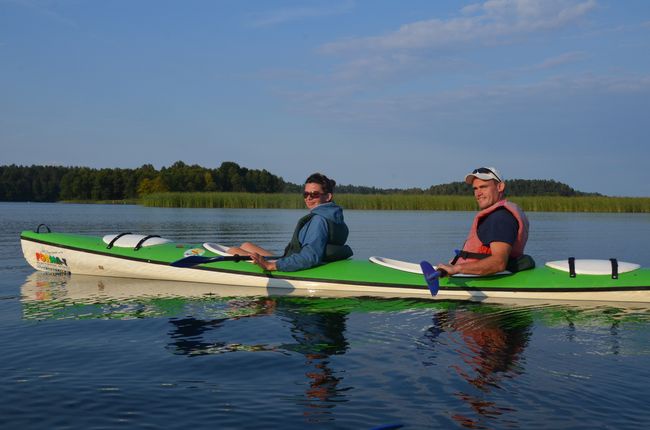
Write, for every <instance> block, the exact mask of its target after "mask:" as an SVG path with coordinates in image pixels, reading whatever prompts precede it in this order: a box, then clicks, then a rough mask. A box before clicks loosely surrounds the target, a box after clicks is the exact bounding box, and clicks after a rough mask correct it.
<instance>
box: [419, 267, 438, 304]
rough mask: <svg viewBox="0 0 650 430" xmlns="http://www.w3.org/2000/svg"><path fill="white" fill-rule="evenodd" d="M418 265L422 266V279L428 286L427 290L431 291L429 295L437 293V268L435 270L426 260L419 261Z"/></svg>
mask: <svg viewBox="0 0 650 430" xmlns="http://www.w3.org/2000/svg"><path fill="white" fill-rule="evenodd" d="M420 267H421V268H422V274H423V275H424V280H425V281H426V282H427V285H428V286H429V291H431V295H432V296H435V295H436V294H438V290H439V289H440V274H441V273H440V272H439V271H438V270H436V269H435V268H434V267H433V266H432V265H431V263H429V262H428V261H422V262H420Z"/></svg>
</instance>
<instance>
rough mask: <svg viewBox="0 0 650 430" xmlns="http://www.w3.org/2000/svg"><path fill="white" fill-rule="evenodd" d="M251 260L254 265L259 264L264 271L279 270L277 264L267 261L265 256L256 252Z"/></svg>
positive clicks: (252, 254)
mask: <svg viewBox="0 0 650 430" xmlns="http://www.w3.org/2000/svg"><path fill="white" fill-rule="evenodd" d="M251 260H253V263H255V264H257V265H258V266H260V267H261V268H262V269H264V270H268V271H273V270H278V268H277V267H276V266H275V262H273V261H268V260H266V259H265V258H264V257H263V256H261V255H260V254H258V253H256V252H253V253H251Z"/></svg>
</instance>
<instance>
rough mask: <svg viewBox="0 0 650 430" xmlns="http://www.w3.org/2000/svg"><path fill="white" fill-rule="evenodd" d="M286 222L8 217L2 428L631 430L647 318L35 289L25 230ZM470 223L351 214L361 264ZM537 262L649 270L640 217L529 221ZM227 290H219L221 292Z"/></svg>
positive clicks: (136, 284) (0, 218)
mask: <svg viewBox="0 0 650 430" xmlns="http://www.w3.org/2000/svg"><path fill="white" fill-rule="evenodd" d="M301 214H302V212H301V211H291V210H213V209H211V210H201V209H156V208H143V207H138V206H104V205H61V204H10V203H0V244H1V246H0V256H1V260H0V329H1V330H2V331H1V332H2V343H1V344H0V345H1V346H0V393H1V394H2V402H0V428H7V429H14V428H25V429H79V428H83V429H113V428H135V429H139V428H142V429H149V428H151V429H155V428H164V429H177V428H179V429H180V428H197V429H202V428H211V429H212V428H237V429H239V428H242V429H255V428H283V429H304V428H323V429H372V428H376V427H379V426H385V425H389V424H395V425H402V426H403V427H402V428H404V429H421V428H425V429H426V428H461V429H462V428H476V429H535V428H539V429H548V428H554V429H583V428H584V429H587V428H589V429H592V428H611V429H632V428H634V429H636V428H647V427H648V426H650V409H649V408H648V407H647V403H648V402H647V399H648V395H649V394H650V389H649V388H648V383H649V381H650V309H648V308H645V307H643V306H638V305H637V306H627V307H612V306H607V305H606V304H601V305H598V304H591V305H583V306H578V305H562V304H544V303H540V304H535V305H518V306H515V305H486V304H469V303H456V302H433V301H426V300H389V299H372V298H349V299H326V298H313V297H312V298H301V297H281V296H278V297H273V296H271V297H267V296H249V295H247V294H245V292H241V290H236V289H234V290H233V289H230V290H227V291H224V290H223V289H221V290H219V289H217V288H214V287H211V286H208V285H200V284H185V283H174V282H155V281H135V280H125V279H111V278H99V277H89V276H86V277H83V276H76V277H75V276H72V277H57V276H47V275H44V274H40V273H35V272H34V271H33V270H32V269H31V268H30V267H29V266H28V265H27V264H26V263H25V262H24V259H23V257H22V254H21V251H20V244H19V234H20V231H21V230H25V229H33V228H35V227H36V226H37V225H38V224H39V223H43V222H44V223H47V224H48V225H49V226H50V227H51V228H52V229H53V230H54V231H68V232H81V233H87V234H98V235H103V234H108V233H116V232H122V231H131V232H134V233H150V234H160V235H162V236H163V237H169V238H172V239H176V240H180V241H194V242H202V241H205V240H211V241H217V242H221V243H224V244H236V243H239V242H241V241H243V240H255V241H256V242H259V243H260V244H262V245H263V246H266V247H268V248H270V249H272V250H275V251H280V250H281V249H282V248H283V246H284V244H285V243H286V242H287V241H288V239H289V236H290V234H291V232H292V230H293V227H294V223H295V222H296V220H297V218H298V217H299V216H300V215H301ZM472 215H473V214H472V213H469V212H365V211H347V212H346V219H347V221H348V224H349V226H350V230H351V231H352V235H351V238H350V245H351V246H352V247H353V248H354V249H355V251H356V257H357V258H367V257H368V256H370V255H383V256H386V257H395V258H400V259H406V260H413V261H419V260H420V259H422V258H423V257H424V258H428V259H430V260H432V261H434V262H437V261H442V260H446V259H447V258H448V257H449V256H450V254H451V253H452V252H453V249H454V248H457V247H458V246H459V245H460V242H461V241H462V238H463V237H464V236H465V234H466V229H467V228H468V226H469V223H470V220H471V218H472ZM530 218H531V225H532V233H531V238H530V241H529V247H528V251H529V253H531V254H532V255H533V256H534V257H535V258H536V260H537V261H538V263H541V262H543V261H546V260H551V259H561V258H566V257H568V256H575V257H578V258H610V257H617V258H619V259H620V260H625V261H633V262H637V263H640V264H642V265H644V266H650V250H649V247H648V246H647V241H648V238H650V216H648V215H620V214H552V213H532V214H530ZM220 291H221V293H220Z"/></svg>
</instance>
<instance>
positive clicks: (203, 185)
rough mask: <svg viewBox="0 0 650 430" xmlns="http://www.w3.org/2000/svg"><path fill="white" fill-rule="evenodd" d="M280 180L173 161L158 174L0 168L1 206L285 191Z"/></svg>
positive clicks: (230, 166)
mask: <svg viewBox="0 0 650 430" xmlns="http://www.w3.org/2000/svg"><path fill="white" fill-rule="evenodd" d="M284 188H285V182H284V180H283V179H282V178H281V177H278V176H276V175H273V174H271V173H269V172H268V171H266V170H256V169H247V168H245V167H241V166H239V165H238V164H237V163H233V162H223V163H221V166H219V167H218V168H216V169H209V168H205V167H201V166H198V165H187V164H185V163H183V162H182V161H177V162H176V163H174V164H172V165H171V166H170V167H163V168H161V169H160V170H157V169H156V168H154V166H152V165H151V164H145V165H143V166H141V167H138V168H136V169H120V168H113V169H92V168H89V167H64V166H36V165H34V166H17V165H15V164H12V165H6V166H0V201H33V202H54V201H59V200H126V199H137V198H139V197H142V196H144V195H147V194H151V193H158V192H167V191H170V192H179V191H180V192H186V191H187V192H201V191H238V192H251V193H277V192H282V191H284Z"/></svg>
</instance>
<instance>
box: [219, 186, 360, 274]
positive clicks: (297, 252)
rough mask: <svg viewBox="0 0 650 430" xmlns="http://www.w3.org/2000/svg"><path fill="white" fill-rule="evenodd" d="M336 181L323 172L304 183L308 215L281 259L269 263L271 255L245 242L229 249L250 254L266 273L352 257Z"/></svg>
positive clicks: (293, 269) (241, 253)
mask: <svg viewBox="0 0 650 430" xmlns="http://www.w3.org/2000/svg"><path fill="white" fill-rule="evenodd" d="M335 186H336V182H335V181H334V180H333V179H330V178H328V177H327V176H325V175H323V174H321V173H314V174H312V175H310V176H309V177H308V178H307V180H306V181H305V191H304V193H303V197H304V199H305V205H306V206H307V209H309V214H308V215H306V216H304V217H302V218H301V219H300V220H299V221H298V225H297V226H296V229H295V231H294V233H293V237H292V238H291V242H289V244H288V245H287V247H286V248H285V250H284V255H283V256H282V258H280V259H278V260H276V261H268V260H266V259H265V258H264V257H268V256H270V255H272V254H271V252H269V251H267V250H266V249H264V248H262V247H260V246H258V245H255V244H254V243H250V242H246V243H243V244H242V245H241V246H240V247H233V248H230V249H229V250H228V252H229V253H230V254H239V255H250V256H251V259H252V260H253V261H254V262H255V264H257V265H258V266H260V267H261V268H263V269H264V270H269V271H271V270H280V271H282V272H294V271H296V270H303V269H308V268H310V267H314V266H316V265H319V264H322V263H325V262H330V261H336V260H343V259H346V258H349V257H350V256H352V249H350V247H349V246H348V245H346V244H345V241H346V240H347V238H348V227H347V225H345V221H343V209H342V208H341V207H340V206H339V205H337V204H336V203H334V202H333V201H332V199H333V197H334V187H335Z"/></svg>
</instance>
